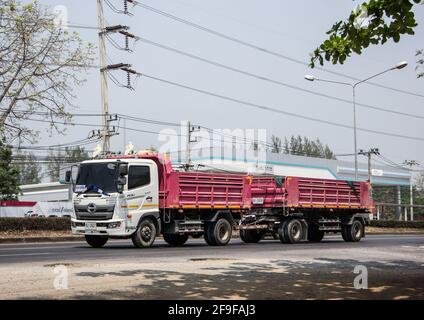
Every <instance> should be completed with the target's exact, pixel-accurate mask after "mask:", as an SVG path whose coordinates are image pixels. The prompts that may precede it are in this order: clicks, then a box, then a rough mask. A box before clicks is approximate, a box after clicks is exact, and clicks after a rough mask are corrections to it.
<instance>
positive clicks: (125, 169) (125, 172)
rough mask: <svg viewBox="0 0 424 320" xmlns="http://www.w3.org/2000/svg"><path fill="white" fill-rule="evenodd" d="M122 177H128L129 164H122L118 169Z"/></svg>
mask: <svg viewBox="0 0 424 320" xmlns="http://www.w3.org/2000/svg"><path fill="white" fill-rule="evenodd" d="M118 173H119V176H120V177H123V176H126V175H128V163H121V164H120V165H119V168H118Z"/></svg>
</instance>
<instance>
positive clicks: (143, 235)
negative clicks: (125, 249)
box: [131, 218, 156, 248]
mask: <svg viewBox="0 0 424 320" xmlns="http://www.w3.org/2000/svg"><path fill="white" fill-rule="evenodd" d="M155 239H156V226H155V223H154V222H153V221H152V220H151V219H148V218H147V219H144V220H142V221H141V222H140V224H139V225H138V227H137V230H136V232H134V234H133V235H132V237H131V240H132V242H133V244H134V246H136V247H137V248H149V247H151V246H152V245H153V242H155Z"/></svg>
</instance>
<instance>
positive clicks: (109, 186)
mask: <svg viewBox="0 0 424 320" xmlns="http://www.w3.org/2000/svg"><path fill="white" fill-rule="evenodd" d="M117 178H118V170H117V169H116V163H113V162H112V163H111V162H109V163H106V162H105V163H87V164H82V165H81V166H80V169H79V172H78V177H77V182H76V186H75V190H74V191H75V192H80V191H81V190H83V189H84V187H89V186H91V187H97V188H99V189H101V190H102V191H104V192H107V193H110V192H117V189H116V179H117Z"/></svg>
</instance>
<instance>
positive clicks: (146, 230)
mask: <svg viewBox="0 0 424 320" xmlns="http://www.w3.org/2000/svg"><path fill="white" fill-rule="evenodd" d="M152 234H153V232H152V228H151V227H150V226H144V227H143V228H141V230H140V235H141V239H143V241H146V242H149V241H150V239H152Z"/></svg>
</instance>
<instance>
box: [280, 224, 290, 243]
mask: <svg viewBox="0 0 424 320" xmlns="http://www.w3.org/2000/svg"><path fill="white" fill-rule="evenodd" d="M287 222H288V220H285V221H283V222H281V223H280V226H279V227H278V238H280V241H281V243H289V242H288V240H287V239H286V235H285V232H284V229H285V228H286V225H287Z"/></svg>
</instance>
